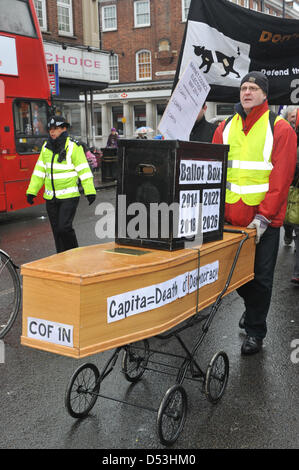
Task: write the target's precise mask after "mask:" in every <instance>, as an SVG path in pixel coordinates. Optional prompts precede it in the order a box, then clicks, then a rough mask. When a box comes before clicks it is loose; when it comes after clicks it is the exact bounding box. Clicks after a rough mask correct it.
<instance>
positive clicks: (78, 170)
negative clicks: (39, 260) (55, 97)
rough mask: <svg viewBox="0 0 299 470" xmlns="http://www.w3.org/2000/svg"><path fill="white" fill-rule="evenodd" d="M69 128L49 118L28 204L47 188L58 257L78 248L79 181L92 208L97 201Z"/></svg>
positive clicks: (33, 175) (48, 206) (60, 120)
mask: <svg viewBox="0 0 299 470" xmlns="http://www.w3.org/2000/svg"><path fill="white" fill-rule="evenodd" d="M68 128H69V124H68V123H67V122H66V120H65V119H64V118H63V117H61V116H52V117H50V120H49V122H48V130H49V138H48V140H47V141H46V142H45V143H44V144H43V146H42V149H41V153H40V156H39V158H38V160H37V163H36V165H35V168H34V171H33V173H32V176H31V180H30V184H29V186H28V189H27V191H26V195H27V201H28V204H30V205H32V204H33V203H34V198H35V197H36V196H37V194H38V192H39V190H40V189H41V188H42V186H43V185H45V192H44V199H45V200H46V209H47V213H48V216H49V220H50V224H51V228H52V232H53V236H54V240H55V245H56V250H57V253H61V252H63V251H66V250H70V249H72V248H77V247H78V241H77V237H76V234H75V231H74V229H73V225H72V224H73V220H74V217H75V214H76V210H77V207H78V204H79V198H80V192H79V188H78V178H80V181H81V184H82V187H83V191H84V194H85V196H86V197H87V199H88V202H89V205H90V204H92V203H93V202H94V201H95V198H96V190H95V187H94V183H93V176H92V173H91V171H90V167H89V165H88V162H87V159H86V157H85V153H84V150H83V148H82V146H81V145H79V144H78V143H77V142H76V141H74V140H73V139H71V138H70V137H69V135H68Z"/></svg>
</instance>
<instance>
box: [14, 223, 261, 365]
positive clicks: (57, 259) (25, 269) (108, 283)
mask: <svg viewBox="0 0 299 470" xmlns="http://www.w3.org/2000/svg"><path fill="white" fill-rule="evenodd" d="M244 230H246V232H247V233H248V234H249V238H248V239H247V240H246V241H245V242H244V244H243V246H242V249H241V251H240V254H239V257H238V261H237V264H236V266H235V269H234V271H233V276H232V278H231V282H230V285H229V287H228V289H227V291H226V294H228V293H229V292H231V291H233V290H235V289H236V288H237V287H239V286H241V285H242V284H245V283H246V282H248V281H249V280H251V279H252V278H253V268H254V255H255V243H254V236H255V231H254V230H249V229H244ZM242 239H244V235H242V234H241V233H238V234H235V233H224V236H223V240H219V241H214V242H210V243H207V244H204V245H203V246H202V247H201V248H200V250H198V249H197V248H193V247H192V248H186V249H183V250H180V251H175V252H167V251H160V250H151V249H142V248H137V247H136V248H134V249H133V248H132V247H124V246H120V245H116V244H115V243H107V244H100V245H93V246H86V247H82V248H77V249H74V250H70V251H67V252H64V253H60V254H56V255H53V256H50V257H47V258H44V259H41V260H38V261H34V262H31V263H28V264H25V265H23V266H22V268H21V274H22V275H23V326H22V328H23V329H22V337H21V343H22V344H23V345H26V346H29V347H33V348H37V349H41V350H45V351H51V352H54V353H58V354H61V355H65V356H71V357H75V358H81V357H85V356H88V355H92V354H94V353H97V352H101V351H104V350H108V349H112V348H115V347H117V346H122V345H125V344H129V343H132V342H135V341H138V340H140V339H144V338H148V337H151V336H154V335H156V334H159V333H162V332H165V331H167V330H169V329H171V328H172V327H174V326H175V325H177V324H179V323H180V322H182V321H184V320H186V319H187V318H188V317H190V316H191V315H194V314H195V313H196V311H200V310H202V309H203V308H205V307H207V306H209V305H212V304H213V303H214V302H215V300H216V298H217V297H218V295H219V294H220V293H221V292H222V290H223V288H224V286H225V284H226V282H227V279H228V276H229V273H230V270H231V267H232V263H233V260H234V257H235V254H236V252H237V249H238V247H239V244H240V241H241V240H242ZM199 264H200V268H199ZM198 273H199V276H198ZM197 279H198V281H197ZM198 285H199V286H200V287H199V290H198V289H197V287H198ZM197 290H198V295H197ZM197 304H198V305H197Z"/></svg>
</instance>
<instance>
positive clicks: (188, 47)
mask: <svg viewBox="0 0 299 470" xmlns="http://www.w3.org/2000/svg"><path fill="white" fill-rule="evenodd" d="M190 59H192V60H193V61H194V62H195V63H197V64H198V67H199V69H200V70H201V72H202V73H203V74H204V76H205V78H206V80H207V82H208V83H209V85H210V86H211V91H210V93H209V96H208V100H209V101H218V102H221V103H235V102H237V101H239V87H240V79H241V78H242V77H243V76H244V75H245V74H246V73H248V72H249V71H251V70H259V71H261V72H263V73H264V74H265V75H266V76H267V77H268V79H269V97H268V100H269V103H270V104H279V105H284V104H298V103H299V21H298V20H293V19H282V18H278V17H275V16H271V15H267V14H264V13H259V12H256V11H252V10H248V9H246V8H243V7H240V6H237V5H235V4H233V3H231V2H229V1H227V0H191V4H190V9H189V15H188V21H187V23H186V29H185V33H184V38H183V43H182V47H181V51H180V56H179V62H178V67H177V71H176V76H175V80H174V85H176V83H177V81H178V80H179V78H180V76H181V74H182V72H183V70H184V68H185V67H186V65H187V64H188V62H189V60H190Z"/></svg>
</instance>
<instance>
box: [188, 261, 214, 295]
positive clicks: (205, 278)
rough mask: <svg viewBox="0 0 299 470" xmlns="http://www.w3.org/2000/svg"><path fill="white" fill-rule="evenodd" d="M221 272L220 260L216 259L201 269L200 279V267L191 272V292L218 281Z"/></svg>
mask: <svg viewBox="0 0 299 470" xmlns="http://www.w3.org/2000/svg"><path fill="white" fill-rule="evenodd" d="M218 274H219V261H215V262H214V263H211V264H206V265H205V266H202V267H200V269H199V281H198V269H194V271H191V272H189V294H190V293H191V292H194V291H195V290H196V289H197V286H198V288H199V289H200V288H201V287H203V286H206V285H207V284H212V283H213V282H216V281H217V279H218Z"/></svg>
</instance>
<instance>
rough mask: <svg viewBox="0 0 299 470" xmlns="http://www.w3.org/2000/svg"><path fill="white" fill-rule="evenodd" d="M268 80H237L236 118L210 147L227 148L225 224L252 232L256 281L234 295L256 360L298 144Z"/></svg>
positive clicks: (251, 76) (258, 75) (258, 76)
mask: <svg viewBox="0 0 299 470" xmlns="http://www.w3.org/2000/svg"><path fill="white" fill-rule="evenodd" d="M267 96H268V79H267V77H266V76H265V75H264V74H263V73H262V72H256V71H252V72H249V73H248V74H247V75H245V77H243V79H242V80H241V86H240V103H238V104H237V106H236V114H234V116H232V118H231V119H227V121H224V122H222V123H221V124H220V125H219V126H218V128H217V129H216V132H215V134H214V138H213V142H214V143H217V144H228V145H229V146H230V149H229V154H228V171H227V187H226V198H225V220H226V221H227V222H228V223H230V224H232V225H236V226H243V227H247V226H248V227H251V228H256V243H257V245H256V255H255V265H254V279H253V280H252V281H250V282H248V283H247V284H245V285H244V286H241V287H240V288H239V289H238V293H239V294H240V296H241V297H242V298H243V299H244V304H245V312H244V314H243V315H242V317H241V320H240V322H239V326H240V328H245V331H246V338H245V340H244V342H243V344H242V348H241V353H242V354H246V355H249V354H255V353H257V352H259V351H260V350H261V348H262V345H263V339H264V338H265V336H266V333H267V324H266V319H267V315H268V311H269V308H270V302H271V296H272V286H273V275H274V269H275V264H276V259H277V253H278V247H279V233H280V227H281V226H282V224H283V221H284V216H285V212H286V205H287V197H288V190H289V186H290V184H291V181H292V179H293V175H294V171H295V165H296V158H297V157H296V147H297V138H296V134H295V132H294V130H293V129H292V127H291V126H290V124H289V123H288V122H287V121H285V120H284V119H282V118H281V117H278V116H275V115H274V113H272V111H269V107H268V101H267Z"/></svg>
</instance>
